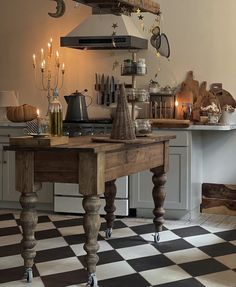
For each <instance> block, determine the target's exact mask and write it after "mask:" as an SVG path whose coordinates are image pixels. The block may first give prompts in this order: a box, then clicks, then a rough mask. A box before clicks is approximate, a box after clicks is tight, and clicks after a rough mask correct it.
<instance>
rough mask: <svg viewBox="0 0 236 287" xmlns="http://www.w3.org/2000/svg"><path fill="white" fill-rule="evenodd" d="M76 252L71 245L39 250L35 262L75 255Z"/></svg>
mask: <svg viewBox="0 0 236 287" xmlns="http://www.w3.org/2000/svg"><path fill="white" fill-rule="evenodd" d="M75 256H76V255H75V253H74V252H73V250H72V249H71V248H70V247H69V246H64V247H59V248H52V249H47V250H41V251H37V254H36V257H35V263H39V262H46V261H52V260H57V259H63V258H68V257H75Z"/></svg>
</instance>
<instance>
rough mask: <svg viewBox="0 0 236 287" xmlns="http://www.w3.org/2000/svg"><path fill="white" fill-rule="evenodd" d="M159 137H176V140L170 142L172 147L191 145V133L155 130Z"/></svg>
mask: <svg viewBox="0 0 236 287" xmlns="http://www.w3.org/2000/svg"><path fill="white" fill-rule="evenodd" d="M153 132H154V133H156V134H159V135H175V136H176V138H175V139H172V140H170V146H189V145H190V133H189V132H187V131H177V130H158V129H156V130H154V131H153Z"/></svg>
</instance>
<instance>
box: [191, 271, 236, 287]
mask: <svg viewBox="0 0 236 287" xmlns="http://www.w3.org/2000/svg"><path fill="white" fill-rule="evenodd" d="M197 280H198V281H199V282H201V283H202V284H203V285H204V286H205V287H235V286H236V272H234V271H232V270H228V271H223V272H217V273H211V274H209V275H204V276H199V277H197Z"/></svg>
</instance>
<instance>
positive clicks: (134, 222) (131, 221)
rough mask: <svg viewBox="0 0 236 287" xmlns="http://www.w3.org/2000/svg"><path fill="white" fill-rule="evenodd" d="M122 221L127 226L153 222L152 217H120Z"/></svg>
mask: <svg viewBox="0 0 236 287" xmlns="http://www.w3.org/2000/svg"><path fill="white" fill-rule="evenodd" d="M122 221H123V222H124V223H125V224H126V225H127V226H129V227H132V226H139V225H144V224H149V223H152V224H153V220H152V219H142V218H141V219H140V218H124V219H122Z"/></svg>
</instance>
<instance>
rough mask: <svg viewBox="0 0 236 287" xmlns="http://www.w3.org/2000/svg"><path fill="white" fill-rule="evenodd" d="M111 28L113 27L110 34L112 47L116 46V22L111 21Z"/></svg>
mask: <svg viewBox="0 0 236 287" xmlns="http://www.w3.org/2000/svg"><path fill="white" fill-rule="evenodd" d="M112 28H113V31H112V33H111V35H112V45H113V47H116V43H115V39H114V36H115V35H116V28H118V24H117V23H113V24H112Z"/></svg>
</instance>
